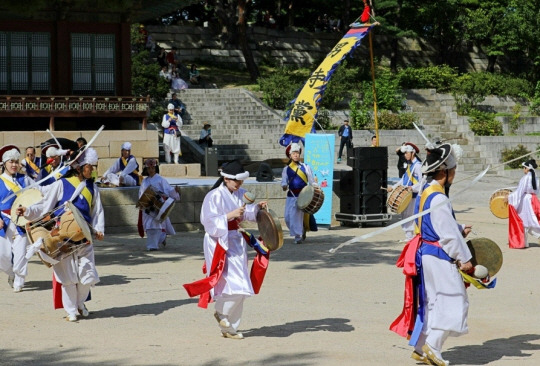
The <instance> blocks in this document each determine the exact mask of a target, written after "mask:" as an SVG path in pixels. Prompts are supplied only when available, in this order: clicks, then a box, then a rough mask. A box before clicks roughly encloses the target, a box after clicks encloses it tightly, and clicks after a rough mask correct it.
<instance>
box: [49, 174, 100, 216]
mask: <svg viewBox="0 0 540 366" xmlns="http://www.w3.org/2000/svg"><path fill="white" fill-rule="evenodd" d="M60 181H61V182H62V184H63V186H64V195H63V196H62V199H61V200H60V201H58V204H57V206H62V208H61V209H60V210H59V211H57V213H56V215H57V216H61V215H62V214H63V213H64V206H63V203H64V202H66V201H68V200H69V199H70V198H71V196H73V193H74V192H75V189H76V188H77V187H74V186H73V184H71V183H70V182H68V181H67V180H66V179H64V178H62V179H61V180H60ZM86 188H88V190H89V191H90V193H91V194H92V200H93V199H94V182H93V181H92V180H91V179H87V180H86ZM81 196H82V194H79V196H78V197H76V198H75V199H74V200H73V201H72V203H73V205H74V206H75V207H77V208H78V209H79V211H80V212H81V215H83V217H84V219H85V220H86V222H88V223H92V215H91V207H90V205H89V204H88V201H87V200H86V198H84V196H83V197H82V198H81Z"/></svg>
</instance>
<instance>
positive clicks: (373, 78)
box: [364, 1, 379, 146]
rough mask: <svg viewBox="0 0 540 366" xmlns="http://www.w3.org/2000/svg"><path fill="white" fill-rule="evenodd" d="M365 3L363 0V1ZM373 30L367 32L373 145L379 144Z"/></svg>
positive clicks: (373, 13) (372, 12) (372, 14)
mask: <svg viewBox="0 0 540 366" xmlns="http://www.w3.org/2000/svg"><path fill="white" fill-rule="evenodd" d="M364 3H365V1H364ZM370 5H371V16H374V15H375V12H374V11H373V4H372V3H371V1H370ZM372 33H373V30H372V31H371V32H369V58H370V62H371V89H372V91H373V120H374V121H375V146H379V118H378V116H377V88H376V86H375V63H374V62H373V38H372V36H371V34H372Z"/></svg>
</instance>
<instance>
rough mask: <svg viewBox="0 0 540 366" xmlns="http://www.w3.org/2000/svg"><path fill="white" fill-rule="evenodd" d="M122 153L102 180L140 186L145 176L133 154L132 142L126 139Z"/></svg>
mask: <svg viewBox="0 0 540 366" xmlns="http://www.w3.org/2000/svg"><path fill="white" fill-rule="evenodd" d="M120 155H121V156H120V158H118V160H117V161H115V162H114V164H113V165H112V166H111V167H110V168H109V169H107V171H106V172H105V173H103V177H101V181H102V182H104V183H111V184H113V185H115V186H117V187H119V186H126V187H133V186H140V185H141V182H142V180H143V177H142V176H141V175H140V174H139V164H138V163H137V159H136V158H135V157H134V156H133V155H131V142H128V141H126V142H124V143H123V144H122V149H121V151H120Z"/></svg>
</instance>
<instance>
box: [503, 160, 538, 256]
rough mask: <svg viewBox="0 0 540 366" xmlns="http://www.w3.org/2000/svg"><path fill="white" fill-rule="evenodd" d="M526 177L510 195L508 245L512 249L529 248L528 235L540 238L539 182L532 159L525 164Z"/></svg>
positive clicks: (534, 162)
mask: <svg viewBox="0 0 540 366" xmlns="http://www.w3.org/2000/svg"><path fill="white" fill-rule="evenodd" d="M521 165H522V166H523V173H524V176H523V177H522V178H521V179H520V181H519V184H518V187H517V189H516V190H515V191H514V192H512V193H510V194H509V195H508V214H509V217H508V244H509V246H510V248H513V249H522V248H528V247H529V242H528V240H527V234H531V235H532V236H534V237H535V238H540V224H539V223H538V217H540V202H538V197H537V196H536V195H537V194H538V192H539V188H540V187H539V181H538V178H537V177H536V173H535V169H536V168H538V166H537V165H536V161H535V160H534V159H530V160H528V161H526V162H524V163H523V164H521Z"/></svg>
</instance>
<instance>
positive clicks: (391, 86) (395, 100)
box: [360, 69, 405, 112]
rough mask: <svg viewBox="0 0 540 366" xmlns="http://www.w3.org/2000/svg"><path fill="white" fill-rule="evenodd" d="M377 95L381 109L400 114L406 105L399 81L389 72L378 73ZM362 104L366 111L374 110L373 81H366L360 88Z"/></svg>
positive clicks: (376, 81) (376, 82)
mask: <svg viewBox="0 0 540 366" xmlns="http://www.w3.org/2000/svg"><path fill="white" fill-rule="evenodd" d="M375 88H376V90H375V91H376V93H377V106H378V108H379V109H381V110H382V109H386V110H389V111H392V112H398V111H400V110H401V109H402V108H403V105H404V104H405V103H404V102H405V96H404V94H403V90H402V89H401V87H400V86H399V79H398V78H396V77H395V76H394V74H392V73H391V72H390V71H388V70H385V69H383V70H381V71H378V72H377V76H376V79H375ZM360 93H361V97H362V104H363V107H364V108H365V109H370V110H371V109H373V84H372V82H371V81H364V82H362V83H361V86H360Z"/></svg>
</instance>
